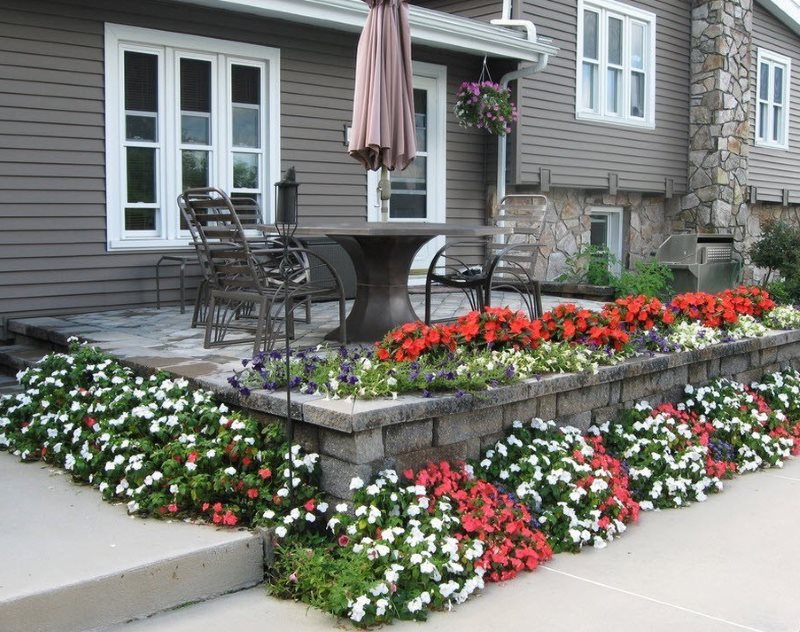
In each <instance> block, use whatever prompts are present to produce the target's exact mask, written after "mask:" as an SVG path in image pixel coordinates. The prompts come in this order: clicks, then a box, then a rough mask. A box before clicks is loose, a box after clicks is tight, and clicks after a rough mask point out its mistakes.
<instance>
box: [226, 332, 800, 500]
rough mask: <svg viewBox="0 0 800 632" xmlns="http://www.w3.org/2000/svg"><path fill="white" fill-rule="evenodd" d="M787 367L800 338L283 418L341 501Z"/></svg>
mask: <svg viewBox="0 0 800 632" xmlns="http://www.w3.org/2000/svg"><path fill="white" fill-rule="evenodd" d="M786 366H793V367H795V368H799V367H800V330H791V331H781V332H774V333H770V334H769V335H767V336H764V337H761V338H750V339H744V340H737V341H734V342H730V343H725V344H721V345H713V346H710V347H706V348H704V349H698V350H694V351H684V352H677V353H670V354H657V355H654V356H653V357H638V358H632V359H628V360H625V361H623V362H621V363H620V364H617V365H614V366H609V367H600V368H599V370H598V372H597V373H595V374H591V373H569V374H551V375H545V376H542V377H541V378H540V379H538V380H536V379H534V380H526V381H523V382H520V383H517V384H511V385H508V386H503V387H499V388H497V389H493V390H489V391H486V392H483V393H480V394H478V395H475V394H464V395H461V396H455V395H436V396H434V397H430V398H424V397H420V396H405V395H403V396H400V397H398V398H397V399H396V400H355V401H353V400H326V399H325V398H324V397H322V396H318V395H296V394H293V395H292V403H293V411H292V416H293V417H294V419H295V420H296V422H297V423H296V439H297V441H298V442H300V443H302V444H303V445H304V447H306V449H308V450H312V451H314V452H318V453H319V454H320V455H321V459H320V462H321V467H322V482H321V485H322V488H323V489H324V490H325V491H327V492H328V493H330V494H331V495H333V496H335V497H337V498H350V497H351V496H352V492H351V490H350V489H349V482H350V480H351V478H353V477H356V476H358V477H361V478H363V479H365V480H366V479H369V478H370V477H371V476H373V475H374V474H376V473H377V472H378V471H381V470H384V469H387V468H395V469H398V470H404V469H408V468H414V469H418V468H420V467H423V466H424V465H425V464H426V463H427V462H428V461H439V460H460V459H474V458H477V457H478V455H479V453H480V452H481V451H482V450H483V449H485V448H486V447H487V446H488V445H490V444H492V443H493V442H494V441H496V440H497V439H498V438H499V437H500V436H502V434H503V432H504V431H505V430H507V429H508V428H510V427H511V424H512V423H513V422H514V421H515V420H517V419H530V418H532V417H541V418H543V419H555V420H557V421H558V422H559V423H560V424H562V425H574V426H576V427H579V428H582V429H584V430H585V429H586V428H588V427H589V425H590V424H592V423H602V422H603V421H606V420H607V419H609V418H611V417H612V416H614V415H615V414H616V412H618V411H620V410H622V409H624V408H630V407H632V406H633V405H634V404H635V403H636V402H638V401H639V400H641V399H648V400H649V401H650V402H651V403H660V402H663V401H670V400H677V399H679V398H680V396H681V394H682V392H683V388H684V387H685V385H686V384H687V383H691V384H696V385H698V386H699V385H702V384H705V383H707V382H708V381H710V380H713V379H715V378H717V377H729V378H732V379H736V380H739V381H743V382H749V381H751V380H753V379H757V378H759V377H761V375H763V374H764V373H767V372H771V371H775V370H778V369H779V368H783V367H786ZM235 395H236V396H237V399H238V393H236V394H235ZM285 401H286V400H285V396H284V397H281V396H280V395H278V394H267V393H265V392H263V391H261V392H254V393H253V394H252V395H251V396H250V398H247V399H244V400H239V403H240V404H241V405H244V406H245V407H247V408H255V409H257V410H260V411H261V412H263V413H265V414H266V415H267V416H276V417H280V416H284V415H285V413H286V404H285Z"/></svg>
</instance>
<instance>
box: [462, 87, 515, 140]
mask: <svg viewBox="0 0 800 632" xmlns="http://www.w3.org/2000/svg"><path fill="white" fill-rule="evenodd" d="M455 115H456V118H457V119H458V122H459V124H460V125H461V127H477V128H478V129H485V130H486V131H487V132H489V133H490V134H495V135H497V136H505V135H506V134H508V133H509V132H510V131H511V123H512V121H516V120H517V108H516V106H515V105H514V104H513V103H512V102H511V90H509V89H508V88H504V87H502V86H501V85H500V84H499V83H495V82H494V81H484V80H481V81H465V82H464V83H462V84H461V86H460V87H459V88H458V92H457V93H456V107H455Z"/></svg>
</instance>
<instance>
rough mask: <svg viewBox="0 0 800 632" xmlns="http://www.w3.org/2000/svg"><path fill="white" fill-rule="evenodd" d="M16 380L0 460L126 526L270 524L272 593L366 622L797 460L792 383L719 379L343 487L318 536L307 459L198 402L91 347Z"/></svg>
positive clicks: (402, 613) (528, 429) (416, 614)
mask: <svg viewBox="0 0 800 632" xmlns="http://www.w3.org/2000/svg"><path fill="white" fill-rule="evenodd" d="M642 311H643V310H642V309H640V310H638V312H637V313H642ZM645 311H649V310H645ZM575 317H576V318H580V316H579V315H578V313H577V312H576V313H575ZM623 319H624V318H623ZM635 320H639V319H638V317H637V318H636V319H635ZM644 320H646V319H644ZM562 322H563V321H562ZM626 322H628V321H627V320H626ZM578 328H580V325H579V326H578ZM562 329H563V326H562ZM544 344H545V343H542V345H544ZM547 344H550V343H547ZM506 351H513V349H512V350H506ZM498 353H502V351H498ZM20 377H21V382H22V384H23V385H24V387H25V389H26V390H25V393H23V394H21V395H17V396H13V397H11V396H8V397H5V398H2V399H0V448H7V449H9V450H10V451H12V452H13V453H14V454H16V455H18V456H19V457H20V458H22V459H24V460H36V459H43V460H45V461H46V462H48V463H52V464H54V465H59V466H61V467H63V468H65V469H66V470H68V471H70V472H71V474H72V476H73V477H74V478H75V479H76V480H78V481H81V482H86V483H90V484H92V485H94V486H96V487H97V488H98V489H99V490H100V491H101V492H102V493H103V495H104V497H105V498H106V499H108V500H116V501H123V502H126V503H127V504H128V510H129V511H130V512H132V513H138V514H142V515H154V516H161V517H173V516H174V517H182V518H191V519H195V520H205V521H208V522H210V523H216V524H219V525H221V526H234V525H237V526H239V525H244V526H253V525H259V524H267V525H271V526H273V527H275V533H276V536H277V537H278V539H279V540H280V544H279V546H278V548H277V551H276V553H277V559H276V563H275V567H274V568H273V570H272V574H271V577H270V584H271V590H272V591H273V593H274V594H278V595H283V596H287V597H292V598H295V599H300V600H303V601H307V602H309V603H312V604H314V605H315V606H317V607H320V608H323V609H325V610H328V611H330V612H333V613H335V614H338V615H340V616H346V617H349V618H350V619H351V620H352V621H354V622H356V623H358V624H359V625H371V624H373V623H381V622H389V621H391V620H393V619H395V618H401V619H424V618H425V616H426V615H427V613H428V612H429V611H430V610H432V609H445V608H449V607H450V606H451V605H453V604H458V603H461V602H463V601H465V600H466V599H467V598H469V597H470V596H471V595H472V594H474V593H475V592H476V591H477V590H479V589H480V588H481V587H482V586H483V584H484V582H487V581H504V580H508V579H511V578H513V577H514V576H516V575H517V574H518V573H519V572H522V571H531V570H534V569H535V568H536V567H537V566H538V564H539V563H541V562H544V561H546V560H547V559H549V558H550V556H551V555H552V553H553V552H554V551H556V552H558V551H577V550H580V548H581V547H583V546H584V545H592V546H595V547H598V548H602V547H604V546H606V545H607V544H608V543H609V542H611V541H613V539H615V538H617V537H619V536H620V535H621V534H623V533H624V532H625V530H626V529H627V527H628V525H629V524H630V523H632V522H634V521H636V519H637V517H638V513H639V510H640V509H642V510H647V509H653V508H659V507H680V506H685V505H687V504H689V503H691V502H695V501H703V500H705V499H706V498H707V496H708V494H709V493H710V492H716V491H720V490H721V489H722V486H723V481H722V479H724V478H730V477H731V476H733V475H735V474H737V473H740V472H747V471H752V470H756V469H760V468H765V467H774V466H780V465H781V464H782V460H783V459H785V458H787V457H788V456H789V455H790V453H795V454H796V453H798V452H800V373H797V372H796V371H788V370H787V371H783V372H777V373H771V374H769V375H767V376H765V377H764V378H763V379H762V380H761V381H760V382H758V383H754V384H750V385H743V384H737V383H735V382H732V381H731V380H725V379H720V380H716V381H714V382H712V383H711V384H708V385H706V386H701V387H694V386H687V387H686V389H685V393H686V397H685V399H684V401H681V402H677V403H672V404H668V405H661V406H657V407H655V408H653V407H650V406H649V405H647V404H646V403H643V404H640V405H638V406H636V407H635V409H633V410H630V411H628V412H627V413H626V414H624V415H622V416H621V417H619V418H618V419H614V420H612V421H610V422H608V423H606V424H602V425H600V426H595V427H593V428H591V429H590V431H589V432H588V433H585V434H584V433H582V432H581V431H579V430H577V429H575V428H569V427H565V428H558V427H556V426H555V424H554V423H553V422H544V421H542V420H539V419H534V420H533V421H532V422H528V423H523V422H519V421H518V422H516V423H514V424H513V426H512V428H511V430H510V434H509V435H508V436H506V437H505V438H503V439H502V440H499V441H497V442H496V443H494V444H493V445H492V446H490V447H489V448H488V449H487V450H485V451H484V454H483V455H482V457H481V458H479V459H477V460H475V461H474V462H471V463H467V464H464V463H447V462H440V463H435V464H429V465H428V466H427V467H424V468H422V469H420V470H418V471H413V470H408V471H405V472H403V473H402V474H399V473H397V472H394V471H392V470H385V471H382V472H381V473H380V474H379V475H378V476H377V477H375V478H374V479H373V480H371V481H369V482H368V483H365V482H364V481H363V480H361V479H359V478H356V479H353V481H352V482H351V487H352V489H353V490H354V491H355V497H354V503H353V506H352V508H348V506H347V505H340V506H337V507H336V513H335V514H334V515H333V516H330V515H329V516H327V517H328V518H329V519H328V520H327V525H326V521H325V520H321V519H320V518H321V515H322V514H323V513H325V512H326V511H327V510H328V506H327V502H326V500H325V498H324V496H323V495H322V494H321V493H320V492H319V491H318V490H317V489H316V488H315V487H314V477H315V474H316V465H317V457H316V455H314V454H309V455H304V454H303V453H302V452H301V450H300V449H299V447H292V449H291V450H290V449H289V446H288V445H286V444H284V443H283V442H282V440H281V437H280V432H279V431H278V429H277V428H275V427H267V428H262V427H261V426H260V425H259V424H256V423H255V422H253V421H251V420H248V419H246V418H244V417H242V416H241V415H238V414H235V413H232V412H231V411H229V410H227V409H226V408H225V407H224V406H221V405H218V404H216V403H214V402H213V401H212V400H211V398H210V396H209V395H208V394H207V393H204V392H202V391H194V392H192V391H189V390H188V389H187V388H186V384H185V383H183V382H181V381H177V380H170V379H169V378H167V377H165V376H163V375H156V376H153V377H151V378H148V379H145V378H142V377H136V376H134V375H132V374H131V372H130V371H129V370H128V369H125V368H124V367H122V366H120V365H119V364H118V363H116V362H115V361H113V360H111V359H109V358H107V357H105V356H103V355H102V354H100V353H98V352H97V351H95V350H93V349H91V348H89V347H75V348H73V350H72V354H71V355H61V354H56V355H52V356H49V357H48V358H47V359H45V360H44V361H43V363H42V364H41V365H39V366H38V367H36V368H35V369H30V370H28V371H25V372H23V373H22V374H21V375H20ZM290 455H291V460H290Z"/></svg>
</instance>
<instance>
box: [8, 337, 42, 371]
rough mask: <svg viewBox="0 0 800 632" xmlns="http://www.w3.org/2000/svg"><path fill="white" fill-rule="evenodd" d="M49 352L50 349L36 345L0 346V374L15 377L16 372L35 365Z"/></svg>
mask: <svg viewBox="0 0 800 632" xmlns="http://www.w3.org/2000/svg"><path fill="white" fill-rule="evenodd" d="M50 352H51V351H50V349H48V348H46V347H44V346H40V345H38V344H36V345H31V344H12V345H3V346H0V374H5V375H16V373H17V371H20V370H22V369H27V368H29V367H32V366H34V365H36V363H37V362H38V361H39V360H41V359H42V358H43V357H44V356H46V355H47V354H48V353H50Z"/></svg>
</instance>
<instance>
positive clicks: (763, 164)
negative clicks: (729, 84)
mask: <svg viewBox="0 0 800 632" xmlns="http://www.w3.org/2000/svg"><path fill="white" fill-rule="evenodd" d="M761 47H763V48H764V49H766V50H768V51H770V52H773V53H778V54H780V55H784V56H786V57H789V58H790V59H791V60H792V76H791V94H790V98H789V106H790V109H789V149H788V150H787V149H771V148H768V147H759V146H758V145H756V144H755V134H756V107H757V105H756V98H757V94H756V90H757V77H758V65H757V64H758V50H759V48H761ZM752 62H753V63H752V75H751V84H752V91H751V94H752V98H751V101H750V103H751V107H750V129H751V133H752V136H751V140H752V145H751V150H750V160H749V174H748V184H749V185H750V186H753V187H756V189H757V196H758V197H757V200H758V201H759V202H781V201H782V200H783V190H784V189H787V190H788V191H789V203H791V204H798V203H800V37H798V36H797V35H795V34H794V33H793V32H792V31H790V30H789V29H788V28H787V27H786V26H785V25H784V24H782V23H781V22H780V21H779V20H778V19H777V18H776V17H775V16H773V15H772V14H771V13H769V12H768V11H767V10H766V9H765V8H764V7H763V6H762V5H761V4H759V3H755V5H754V8H753V45H752Z"/></svg>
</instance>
